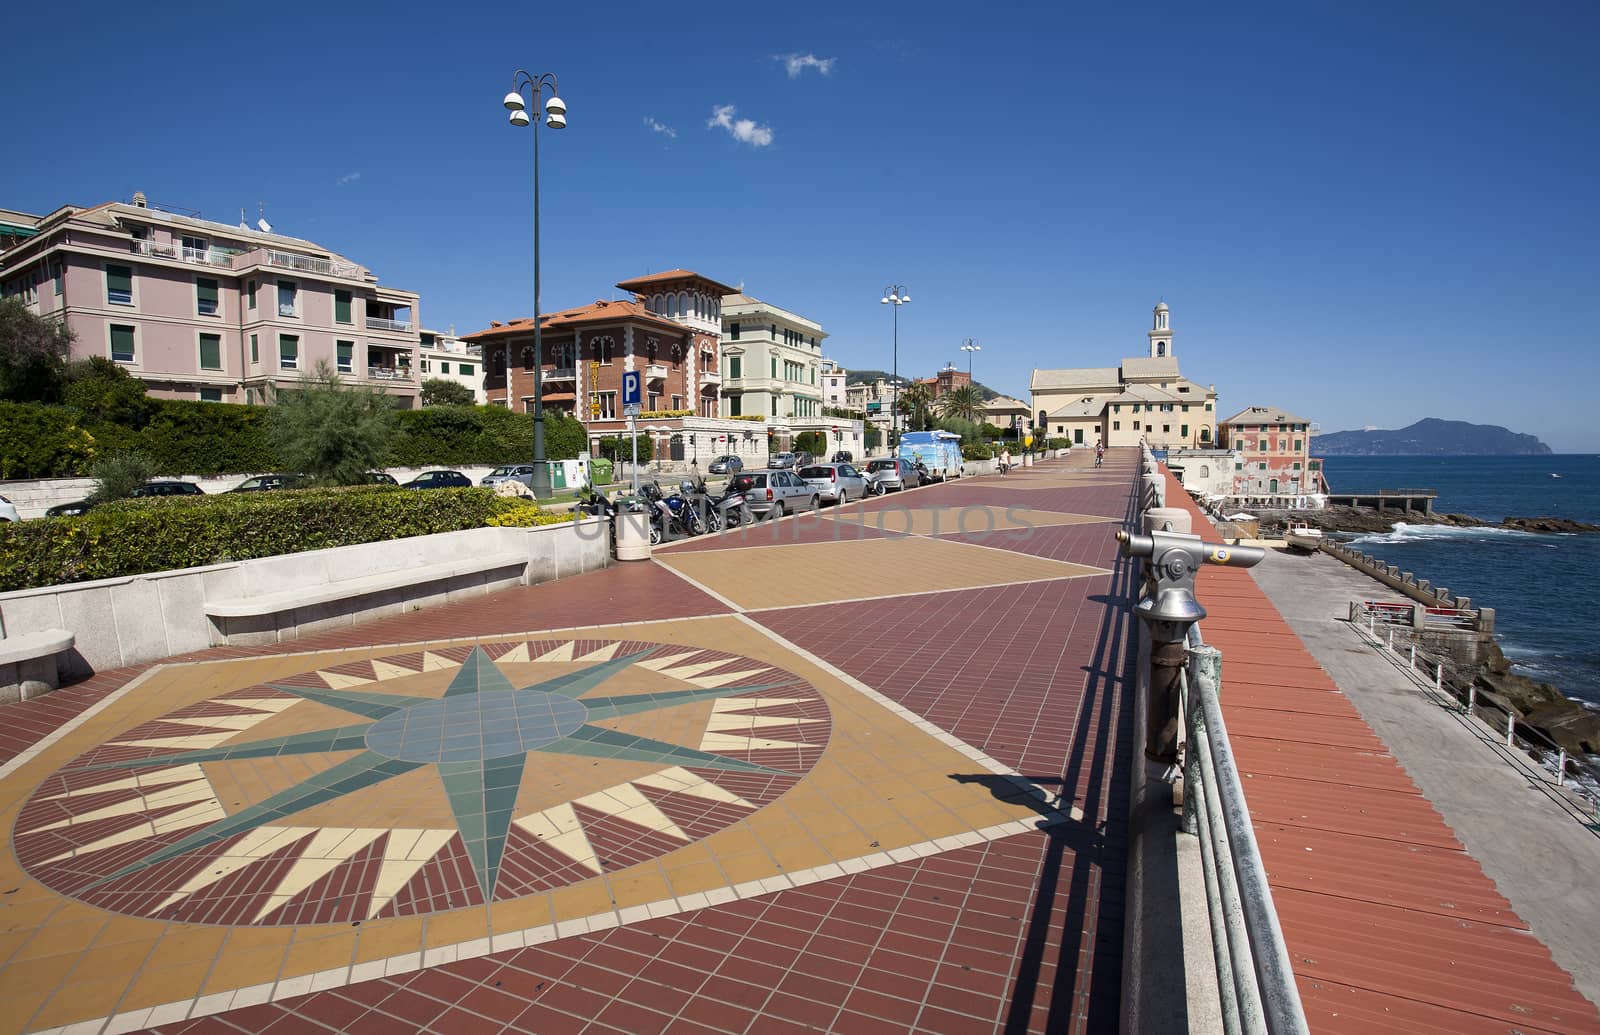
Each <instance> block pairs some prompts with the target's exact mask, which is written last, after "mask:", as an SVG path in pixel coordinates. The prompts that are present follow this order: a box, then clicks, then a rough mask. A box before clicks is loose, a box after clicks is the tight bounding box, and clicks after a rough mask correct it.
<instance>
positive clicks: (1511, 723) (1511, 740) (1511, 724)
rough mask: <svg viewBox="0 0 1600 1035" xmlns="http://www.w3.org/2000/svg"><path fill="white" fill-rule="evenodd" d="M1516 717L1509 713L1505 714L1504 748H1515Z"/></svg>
mask: <svg viewBox="0 0 1600 1035" xmlns="http://www.w3.org/2000/svg"><path fill="white" fill-rule="evenodd" d="M1516 739H1517V717H1516V716H1515V715H1513V714H1512V713H1511V712H1509V711H1508V712H1506V747H1516V746H1517V744H1516Z"/></svg>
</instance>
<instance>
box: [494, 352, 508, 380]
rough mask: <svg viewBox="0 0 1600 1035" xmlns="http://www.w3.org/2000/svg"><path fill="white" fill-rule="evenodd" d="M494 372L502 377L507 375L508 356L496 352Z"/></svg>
mask: <svg viewBox="0 0 1600 1035" xmlns="http://www.w3.org/2000/svg"><path fill="white" fill-rule="evenodd" d="M494 372H495V373H496V374H497V375H499V376H500V377H504V376H505V375H506V354H505V353H504V352H496V353H495V354H494Z"/></svg>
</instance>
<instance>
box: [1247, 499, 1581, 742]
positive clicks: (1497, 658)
mask: <svg viewBox="0 0 1600 1035" xmlns="http://www.w3.org/2000/svg"><path fill="white" fill-rule="evenodd" d="M1259 516H1260V518H1261V527H1262V534H1263V535H1269V532H1268V531H1267V530H1268V529H1280V528H1287V527H1288V525H1289V524H1290V523H1291V522H1293V523H1295V524H1306V525H1310V526H1312V527H1314V528H1320V529H1322V530H1323V531H1327V532H1377V533H1383V532H1391V531H1393V530H1394V526H1395V524H1396V522H1398V521H1404V522H1405V523H1406V524H1409V525H1445V526H1449V527H1452V528H1502V529H1509V530H1512V531H1518V532H1537V533H1544V534H1558V535H1559V534H1589V533H1595V532H1600V525H1590V524H1585V523H1584V522H1582V521H1571V520H1568V519H1566V518H1555V517H1508V518H1506V519H1505V520H1504V521H1498V522H1497V521H1482V520H1479V519H1478V518H1474V517H1468V516H1467V515H1465V514H1403V515H1398V516H1396V515H1394V514H1393V513H1392V512H1386V513H1384V514H1379V513H1378V512H1377V511H1375V510H1367V509H1365V508H1361V507H1329V508H1327V509H1326V510H1320V511H1298V510H1297V511H1282V510H1279V511H1261V512H1259ZM1511 665H1512V662H1511V660H1510V659H1509V658H1507V657H1506V656H1505V654H1504V653H1503V652H1502V651H1501V650H1500V645H1499V643H1497V642H1491V643H1490V644H1489V647H1488V651H1487V652H1486V656H1485V657H1484V659H1483V660H1482V662H1481V664H1480V665H1479V668H1478V671H1477V673H1475V674H1474V676H1473V683H1474V684H1475V685H1476V686H1477V688H1478V693H1479V696H1481V697H1483V698H1484V699H1486V700H1488V701H1491V702H1493V703H1494V704H1495V705H1498V706H1499V707H1501V708H1505V709H1508V710H1513V711H1515V712H1516V713H1517V715H1518V716H1519V718H1518V720H1517V721H1518V722H1519V723H1521V724H1523V725H1526V726H1530V727H1532V728H1534V729H1537V730H1539V731H1540V732H1541V733H1543V734H1544V735H1545V736H1547V737H1549V738H1550V740H1551V741H1553V742H1554V743H1555V744H1557V745H1559V746H1560V747H1563V748H1565V749H1566V751H1567V754H1568V755H1574V756H1575V755H1600V712H1597V711H1595V710H1594V709H1592V708H1589V707H1588V706H1586V705H1585V704H1583V703H1582V702H1581V701H1577V700H1574V699H1573V698H1570V697H1568V696H1567V695H1566V694H1563V693H1562V692H1561V691H1560V689H1559V688H1557V687H1555V686H1552V685H1551V684H1549V683H1541V682H1539V681H1537V680H1533V679H1529V678H1528V677H1526V676H1521V675H1517V674H1516V673H1515V672H1513V671H1511Z"/></svg>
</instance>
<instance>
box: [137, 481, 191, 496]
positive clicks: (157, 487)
mask: <svg viewBox="0 0 1600 1035" xmlns="http://www.w3.org/2000/svg"><path fill="white" fill-rule="evenodd" d="M128 495H129V497H131V498H132V499H136V500H137V499H144V498H146V497H149V496H204V495H205V490H204V489H202V488H200V486H198V485H196V484H195V483H194V482H179V481H165V482H145V483H144V484H143V485H141V486H139V487H138V488H137V489H134V490H133V491H132V492H130V493H128Z"/></svg>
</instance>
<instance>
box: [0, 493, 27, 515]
mask: <svg viewBox="0 0 1600 1035" xmlns="http://www.w3.org/2000/svg"><path fill="white" fill-rule="evenodd" d="M21 520H22V519H21V518H20V517H18V516H17V505H16V504H15V503H12V502H11V501H10V500H8V499H6V498H5V497H4V496H0V521H21Z"/></svg>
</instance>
